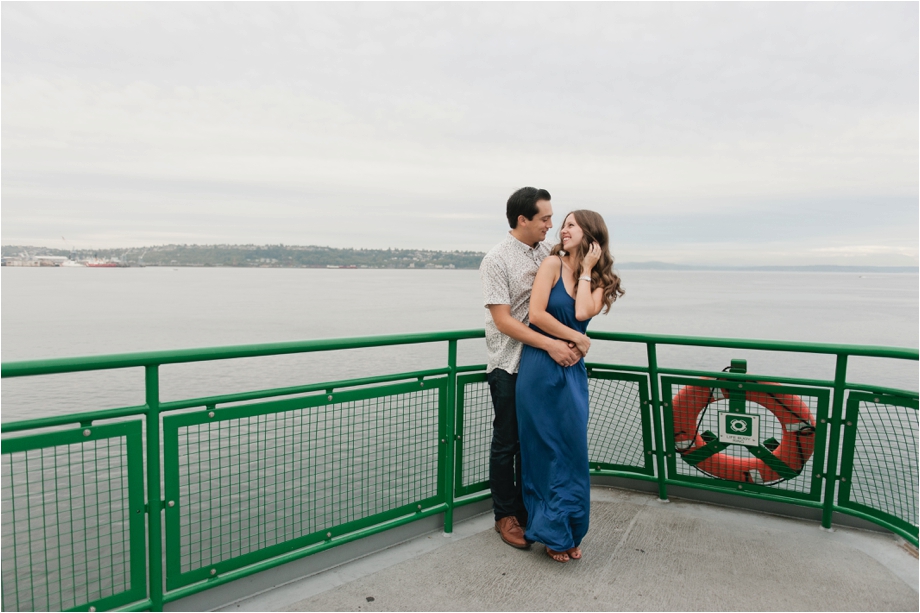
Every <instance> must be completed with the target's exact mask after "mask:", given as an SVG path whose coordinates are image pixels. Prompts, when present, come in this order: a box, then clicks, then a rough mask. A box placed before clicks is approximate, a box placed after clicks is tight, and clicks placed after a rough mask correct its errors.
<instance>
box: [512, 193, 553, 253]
mask: <svg viewBox="0 0 920 613" xmlns="http://www.w3.org/2000/svg"><path fill="white" fill-rule="evenodd" d="M552 227H553V205H552V203H551V202H550V201H549V200H537V214H536V215H534V216H533V219H527V218H526V217H524V216H523V215H521V216H519V217H518V228H520V229H521V234H522V235H523V237H522V238H523V241H522V242H525V243H527V244H529V245H536V244H537V243H539V242H540V241H542V240H544V239H546V233H547V232H549V230H550V228H552Z"/></svg>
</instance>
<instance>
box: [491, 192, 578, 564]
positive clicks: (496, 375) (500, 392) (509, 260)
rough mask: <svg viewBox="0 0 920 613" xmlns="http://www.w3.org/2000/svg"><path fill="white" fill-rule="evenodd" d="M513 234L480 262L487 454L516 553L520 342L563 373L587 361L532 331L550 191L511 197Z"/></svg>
mask: <svg viewBox="0 0 920 613" xmlns="http://www.w3.org/2000/svg"><path fill="white" fill-rule="evenodd" d="M506 214H507V217H508V224H509V225H510V226H511V230H510V231H509V232H508V235H507V236H506V237H505V240H503V241H502V242H501V243H499V244H498V245H496V246H495V247H493V248H492V250H491V251H489V253H487V254H486V256H485V257H484V258H483V260H482V264H481V265H480V267H479V273H480V276H481V278H482V293H483V298H484V302H485V306H486V309H487V311H486V347H487V349H488V353H489V363H488V367H487V373H488V375H487V376H488V381H489V390H490V391H491V393H492V406H493V408H494V410H495V419H494V421H493V422H492V447H491V450H490V454H489V485H490V487H491V488H492V508H493V511H494V513H495V531H496V532H498V533H499V535H501V538H502V540H503V541H505V542H506V543H507V544H509V545H511V546H512V547H518V548H520V549H526V548H527V547H529V546H530V544H529V543H528V542H527V540H526V539H525V538H524V530H523V529H522V528H521V524H522V523H523V524H525V525H526V523H527V517H526V515H527V511H526V509H525V508H524V501H523V498H522V496H521V448H520V442H519V440H518V430H517V412H516V410H515V395H514V386H515V383H516V381H517V371H518V365H519V364H520V361H521V343H526V344H528V345H531V346H532V347H536V348H538V349H543V350H544V351H546V352H547V353H549V355H550V357H552V358H553V360H555V361H556V362H557V363H559V364H560V365H562V366H571V365H572V364H575V363H576V362H578V360H579V359H581V354H580V353H578V351H577V350H576V349H573V348H572V347H569V344H568V343H566V342H565V341H560V340H556V339H552V338H549V337H548V336H544V335H543V334H540V333H539V332H536V331H535V330H532V329H530V327H528V325H527V324H528V312H529V309H530V291H531V288H532V286H533V280H534V277H535V276H536V274H537V269H538V268H539V267H540V263H541V262H542V261H543V259H544V258H545V257H546V256H547V255H549V251H550V245H548V244H547V243H545V242H543V241H544V239H545V238H546V233H547V232H548V231H549V229H550V228H552V227H553V222H552V217H553V207H552V203H551V202H550V194H549V192H547V191H546V190H545V189H537V188H535V187H522V188H521V189H519V190H517V191H516V192H514V193H513V194H511V197H510V198H508V206H507V210H506Z"/></svg>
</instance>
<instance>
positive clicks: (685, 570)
mask: <svg viewBox="0 0 920 613" xmlns="http://www.w3.org/2000/svg"><path fill="white" fill-rule="evenodd" d="M591 496H592V501H591V529H590V531H589V532H588V536H587V537H586V538H585V541H584V543H583V548H584V559H582V560H580V561H572V562H568V563H566V564H560V563H557V562H554V561H553V560H551V559H549V557H547V556H546V555H545V554H544V552H543V547H542V546H540V545H539V544H534V545H533V546H532V547H531V549H530V550H529V551H520V550H516V549H513V548H511V547H508V546H507V545H505V544H504V543H503V542H502V541H501V540H500V539H499V538H498V536H497V535H496V534H495V532H494V530H493V529H492V517H491V513H488V512H487V513H484V514H481V515H478V516H475V517H473V518H470V519H468V520H466V521H463V522H458V524H457V525H456V531H455V533H454V534H453V535H452V536H451V537H450V538H443V536H442V535H441V534H440V533H431V534H427V535H422V536H418V537H416V538H414V539H410V540H408V541H405V542H403V543H400V544H398V545H395V546H393V547H390V548H387V549H384V550H383V551H379V552H376V553H374V554H371V555H369V556H366V557H364V558H360V559H357V560H354V561H352V562H349V563H346V564H342V565H339V566H336V567H334V568H331V569H329V570H326V571H322V572H318V573H316V574H314V575H312V576H310V577H307V578H304V579H301V580H296V581H292V582H290V583H288V584H286V585H282V586H278V587H277V588H275V589H270V590H267V591H265V592H263V593H261V594H259V595H257V596H253V597H250V598H244V599H242V600H239V601H237V602H232V603H228V604H226V605H224V606H222V607H221V608H219V609H218V610H222V611H707V610H708V611H794V610H799V611H916V610H918V608H920V596H918V560H917V557H916V556H917V551H916V549H914V548H913V547H912V546H911V545H908V544H906V543H905V542H904V541H903V540H901V539H898V538H897V537H895V536H893V535H891V534H886V533H879V532H873V531H867V530H860V529H856V528H850V527H836V528H834V529H833V530H824V529H822V528H821V527H820V526H819V524H817V523H816V522H814V521H808V520H802V519H796V518H789V517H781V516H776V515H768V514H764V513H757V512H752V511H747V510H740V509H734V508H729V507H723V506H716V505H712V504H707V503H700V502H694V501H689V500H682V499H679V498H675V499H673V500H672V501H671V503H669V504H662V503H661V502H660V501H659V500H658V499H657V498H656V497H655V496H653V495H650V494H647V493H639V492H631V491H627V490H621V489H613V488H606V487H594V488H593V489H592V491H591ZM177 604H178V603H177Z"/></svg>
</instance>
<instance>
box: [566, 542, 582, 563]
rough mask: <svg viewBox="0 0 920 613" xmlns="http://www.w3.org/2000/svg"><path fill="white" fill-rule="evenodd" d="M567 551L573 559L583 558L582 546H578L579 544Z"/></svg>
mask: <svg viewBox="0 0 920 613" xmlns="http://www.w3.org/2000/svg"><path fill="white" fill-rule="evenodd" d="M566 553H567V554H569V558H571V559H572V560H580V559H581V547H578V546H577V545H576V546H575V547H572V548H571V549H569V550H568V551H566Z"/></svg>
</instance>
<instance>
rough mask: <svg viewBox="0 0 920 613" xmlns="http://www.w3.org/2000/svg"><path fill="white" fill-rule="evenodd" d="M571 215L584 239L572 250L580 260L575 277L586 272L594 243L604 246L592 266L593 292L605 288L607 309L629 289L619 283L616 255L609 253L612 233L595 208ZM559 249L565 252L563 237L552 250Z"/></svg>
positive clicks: (566, 217)
mask: <svg viewBox="0 0 920 613" xmlns="http://www.w3.org/2000/svg"><path fill="white" fill-rule="evenodd" d="M569 215H574V216H575V223H577V224H578V227H579V228H581V231H582V232H583V234H584V235H583V237H582V239H581V243H579V244H578V245H576V247H575V248H574V249H573V250H572V255H573V256H574V258H573V259H574V261H576V262H578V267H577V269H576V270H575V278H576V279H577V278H578V277H580V276H582V274H583V272H584V259H585V254H586V253H588V249H589V248H590V247H591V243H593V242H597V244H599V245H600V246H601V257H600V259H599V260H598V261H597V264H595V265H594V268H593V269H592V270H591V291H592V292H593V291H594V290H595V289H597V288H598V287H603V288H604V309H603V312H604V313H608V312H609V311H610V306H611V305H612V304H613V303H614V302H615V301H616V299H617V298H619V297H620V296H622V295H623V294H625V293H626V291H625V290H624V289H623V288H622V287H620V277H619V276H617V274H616V273H615V272H613V256H612V255H610V233H609V232H607V224H605V223H604V218H603V217H601V216H600V215H599V214H597V213H595V212H594V211H586V210H578V211H572V212H571V213H569ZM569 215H566V216H565V219H563V220H562V226H563V227H565V220H566V219H568V218H569ZM559 253H565V252H564V251H563V249H562V241H561V240H560V241H559V244H558V245H556V246H555V247H553V249H552V251H551V252H550V254H551V255H557V254H559ZM575 295H576V296H577V295H578V282H577V281H576V283H575Z"/></svg>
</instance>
